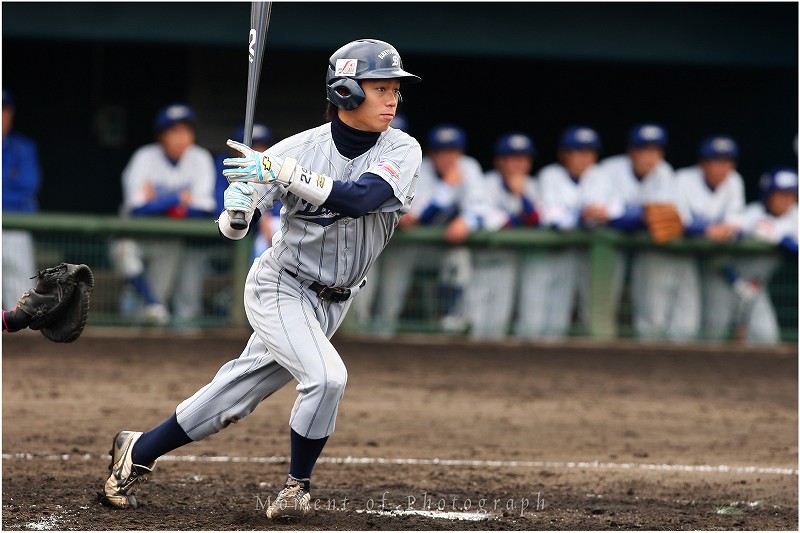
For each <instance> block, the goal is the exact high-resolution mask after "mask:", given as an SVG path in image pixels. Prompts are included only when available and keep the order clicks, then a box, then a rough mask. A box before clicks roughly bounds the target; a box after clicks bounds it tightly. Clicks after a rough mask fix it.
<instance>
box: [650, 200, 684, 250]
mask: <svg viewBox="0 0 800 533" xmlns="http://www.w3.org/2000/svg"><path fill="white" fill-rule="evenodd" d="M644 220H645V224H646V225H647V229H648V231H649V232H650V237H651V238H652V239H653V242H655V243H657V244H663V243H665V242H667V241H671V240H672V239H677V238H678V237H680V236H682V235H683V222H681V217H680V215H679V214H678V210H677V209H676V208H675V206H674V205H672V204H647V205H645V206H644Z"/></svg>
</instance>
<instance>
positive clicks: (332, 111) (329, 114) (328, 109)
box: [325, 102, 339, 122]
mask: <svg viewBox="0 0 800 533" xmlns="http://www.w3.org/2000/svg"><path fill="white" fill-rule="evenodd" d="M338 113H339V108H338V107H336V106H335V105H333V104H332V103H330V102H328V105H327V106H325V120H326V121H327V122H330V121H331V120H333V117H335V116H336V115H337V114H338Z"/></svg>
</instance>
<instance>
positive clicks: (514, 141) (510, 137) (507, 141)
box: [494, 133, 536, 157]
mask: <svg viewBox="0 0 800 533" xmlns="http://www.w3.org/2000/svg"><path fill="white" fill-rule="evenodd" d="M519 154H522V155H528V156H531V157H533V156H534V155H536V147H535V146H534V144H533V139H531V138H530V137H529V136H527V135H525V134H524V133H506V134H505V135H502V136H501V137H500V138H499V139H497V143H495V145H494V155H495V156H504V155H519Z"/></svg>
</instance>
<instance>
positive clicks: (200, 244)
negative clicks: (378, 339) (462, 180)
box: [2, 213, 798, 342]
mask: <svg viewBox="0 0 800 533" xmlns="http://www.w3.org/2000/svg"><path fill="white" fill-rule="evenodd" d="M2 220H3V222H2V226H3V230H26V231H29V232H31V234H32V235H33V237H34V243H35V249H36V262H37V268H45V267H47V266H51V265H53V264H56V263H58V262H61V261H66V262H71V263H86V264H88V265H90V266H91V267H92V269H93V271H94V272H95V277H96V286H95V292H94V295H93V298H92V311H91V313H90V318H89V324H91V325H95V326H149V325H151V324H150V322H148V321H147V320H146V319H144V318H143V317H141V316H140V315H139V314H137V312H136V308H135V304H136V302H132V301H131V298H132V295H131V294H130V293H129V291H128V289H127V288H126V284H125V280H124V278H123V277H122V276H121V275H120V273H119V272H118V269H117V268H116V266H115V264H114V261H113V260H112V257H111V253H110V249H111V246H112V245H113V243H114V242H115V240H118V239H124V238H133V239H140V240H141V239H147V240H159V239H168V238H169V239H174V238H179V239H181V240H182V242H184V243H186V244H187V245H189V246H192V247H195V248H197V249H203V250H205V252H206V253H205V254H204V255H203V257H204V258H205V259H204V261H205V263H206V264H205V272H206V275H205V278H204V281H203V284H202V287H201V288H200V290H202V292H203V298H202V301H203V306H202V312H201V314H200V316H198V317H197V318H196V319H194V320H193V321H192V322H191V323H188V324H180V326H181V327H195V328H213V327H230V326H234V327H246V326H247V319H246V317H245V315H244V310H243V307H242V305H241V302H242V295H243V290H244V280H245V276H246V274H247V271H248V269H249V266H250V264H251V262H252V259H253V242H252V239H250V238H248V239H244V240H242V241H238V242H235V243H233V242H229V241H225V240H224V239H222V238H220V236H219V233H218V231H217V227H216V224H215V223H214V222H213V220H210V219H205V220H183V219H164V218H155V217H152V218H122V217H117V216H111V215H89V214H75V213H36V214H16V213H14V214H12V213H4V214H3V217H2ZM417 244H428V245H436V246H442V247H447V246H449V245H448V244H446V243H445V240H444V232H443V230H442V229H441V228H416V229H414V230H411V231H397V232H396V233H395V236H394V237H393V238H392V241H391V242H390V244H389V246H390V247H391V248H394V249H399V250H401V251H402V247H404V246H405V247H407V246H411V245H417ZM464 245H465V246H467V247H470V248H495V249H509V250H515V251H516V252H518V253H529V252H530V251H532V250H545V249H552V248H565V247H573V248H574V247H579V248H585V249H587V250H588V251H589V254H588V256H589V276H590V284H589V286H590V302H591V305H590V309H589V313H588V317H587V323H585V324H576V325H575V326H574V327H573V328H572V329H571V334H572V335H575V336H586V337H590V338H595V339H612V338H617V337H632V336H634V332H633V329H632V325H631V301H630V294H629V283H628V280H626V283H625V284H624V287H623V291H622V296H621V298H613V297H612V294H611V285H612V283H611V282H612V278H613V275H614V274H613V272H614V265H615V261H616V260H617V252H618V251H619V250H626V251H635V250H641V249H645V248H654V247H658V248H659V249H661V250H663V251H665V252H668V253H676V254H691V255H693V256H694V257H695V258H696V259H697V260H698V262H699V263H700V264H701V265H703V264H705V263H706V262H708V261H709V260H711V259H713V258H715V257H719V256H723V255H728V256H748V255H751V256H752V255H759V256H763V255H775V256H777V257H780V261H781V263H780V267H779V268H778V270H777V271H776V272H775V274H774V275H773V276H772V277H771V279H770V282H769V285H768V287H767V288H766V290H768V291H769V294H770V296H771V299H772V302H773V304H774V306H775V309H776V313H777V315H778V320H779V324H780V329H781V340H782V341H786V342H794V341H796V340H797V311H798V304H797V279H798V277H797V259H796V257H791V256H788V255H785V254H783V253H782V252H780V251H779V250H778V249H777V248H776V247H775V246H773V245H770V244H768V243H764V242H760V241H755V240H752V239H743V240H740V241H737V242H734V243H716V242H712V241H708V240H706V239H702V238H681V239H677V240H674V241H671V242H669V243H666V244H663V245H656V244H654V243H653V242H652V240H651V239H650V238H649V236H648V235H647V234H646V233H636V234H623V233H620V232H616V231H613V230H609V229H596V230H575V231H569V232H559V231H554V230H546V229H507V230H502V231H499V232H494V233H489V232H483V231H482V232H477V233H474V234H472V235H471V236H470V237H469V239H468V240H467V242H466V243H464ZM32 275H33V273H32ZM434 276H435V273H433V272H430V271H425V270H424V269H422V270H420V271H417V272H415V273H414V277H413V281H412V286H411V289H410V290H409V293H408V295H407V301H406V302H405V303H404V305H403V313H402V314H401V316H400V320H399V329H398V331H405V332H421V333H426V332H429V333H436V332H439V331H440V322H439V320H438V318H439V317H438V316H437V311H436V309H439V308H440V306H438V305H437V302H436V299H437V298H438V297H439V296H438V295H437V293H436V290H435V281H434V280H433V277H434ZM373 281H374V282H376V283H380V279H378V280H373ZM139 304H141V302H139ZM376 304H377V302H376ZM168 325H169V326H177V325H176V324H168ZM343 328H344V329H346V330H350V331H354V330H355V331H370V330H371V328H372V326H371V325H370V324H369V323H368V322H367V323H363V322H356V321H354V320H351V319H348V320H347V321H346V322H345V324H344V325H343ZM701 336H702V332H701Z"/></svg>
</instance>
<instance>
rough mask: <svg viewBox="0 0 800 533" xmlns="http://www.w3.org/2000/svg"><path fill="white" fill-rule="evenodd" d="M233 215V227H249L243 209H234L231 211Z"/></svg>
mask: <svg viewBox="0 0 800 533" xmlns="http://www.w3.org/2000/svg"><path fill="white" fill-rule="evenodd" d="M231 215H232V216H231V227H232V228H233V229H247V226H248V225H249V224H248V223H247V220H246V219H245V218H244V213H242V212H241V211H233V212H231Z"/></svg>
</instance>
